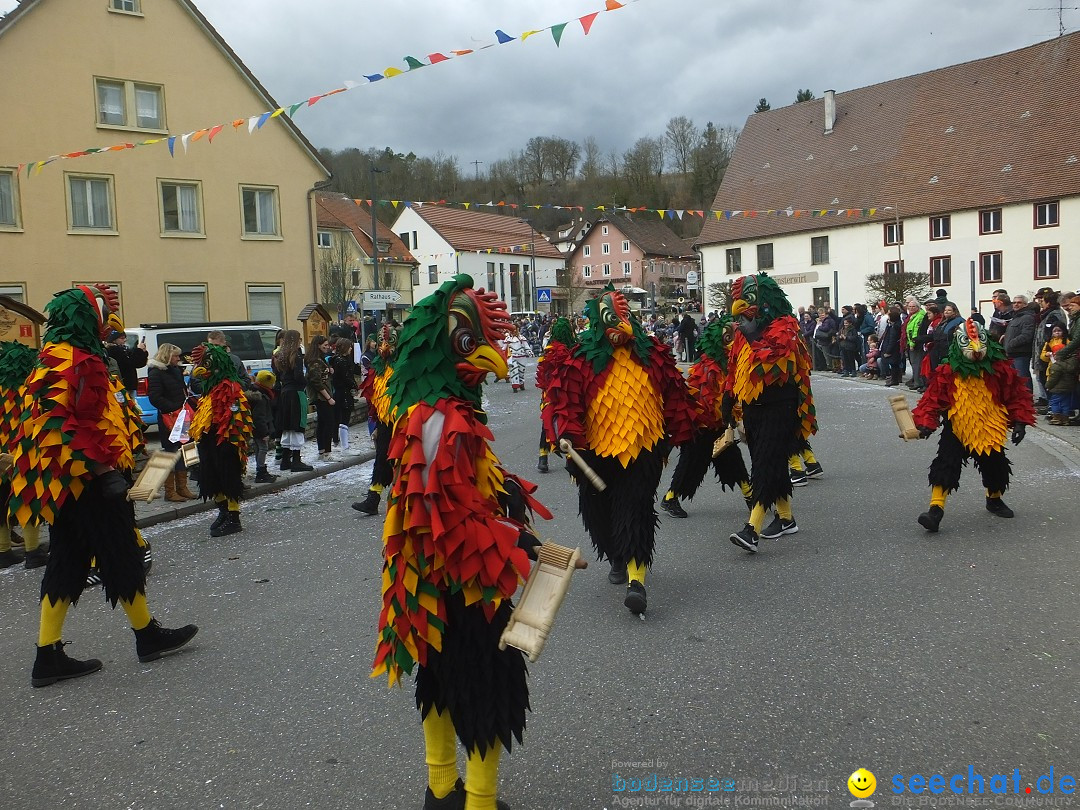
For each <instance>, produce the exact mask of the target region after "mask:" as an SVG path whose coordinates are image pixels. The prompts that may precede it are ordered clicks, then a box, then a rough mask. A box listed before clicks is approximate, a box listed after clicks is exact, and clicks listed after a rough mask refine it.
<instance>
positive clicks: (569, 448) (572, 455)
mask: <svg viewBox="0 0 1080 810" xmlns="http://www.w3.org/2000/svg"><path fill="white" fill-rule="evenodd" d="M559 448H560V449H561V450H562V451H563V452H564V453H565V454H566V457H567V458H568V459H570V460H571V461H573V462H574V463H575V464H577V465H578V467H579V468H580V469H581V471H582V472H583V473H585V477H586V478H588V479H589V483H590V484H592V485H593V486H594V487H596V488H597V489H598V490H600V491H601V492H603V491H604V490H605V489H607V484H605V483H604V479H603V478H601V477H600V476H599V475H597V474H596V471H595V470H594V469H593V468H592V467H590V466H589V465H588V464H586V463H585V460H584V459H583V458H582V457H581V456H579V455H578V454H577V453H576V452H575V451H574V445H572V444H570V441H569V440H568V439H559Z"/></svg>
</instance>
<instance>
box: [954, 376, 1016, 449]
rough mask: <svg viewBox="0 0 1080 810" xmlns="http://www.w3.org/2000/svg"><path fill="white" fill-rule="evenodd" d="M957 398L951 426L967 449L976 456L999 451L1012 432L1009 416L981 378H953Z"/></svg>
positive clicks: (955, 398) (955, 397)
mask: <svg viewBox="0 0 1080 810" xmlns="http://www.w3.org/2000/svg"><path fill="white" fill-rule="evenodd" d="M953 385H954V386H955V395H954V396H953V405H952V408H950V409H949V423H950V424H951V425H952V429H953V433H955V434H956V438H958V439H959V440H960V442H961V443H962V444H963V445H964V447H966V448H968V449H969V450H971V451H973V452H975V453H986V452H988V451H990V450H1000V449H1001V448H1002V447H1004V446H1005V439H1006V437H1007V435H1008V432H1009V415H1008V411H1006V409H1005V406H1004V405H999V404H998V403H996V402H994V395H993V394H992V393H990V389H989V388H987V387H986V383H985V381H984V380H983V378H982V377H976V376H972V377H961V376H959V375H956V376H955V377H953Z"/></svg>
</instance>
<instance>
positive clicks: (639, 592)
mask: <svg viewBox="0 0 1080 810" xmlns="http://www.w3.org/2000/svg"><path fill="white" fill-rule="evenodd" d="M623 604H624V605H625V606H626V607H627V608H629V609H630V612H631V613H633V614H635V615H637V616H644V615H645V608H646V607H648V604H649V603H648V600H647V599H646V598H645V586H644V585H642V584H641V583H640V582H638V581H637V580H636V579H635V580H634V581H632V582H631V583H630V584H629V585H627V586H626V598H625V599H624V600H623Z"/></svg>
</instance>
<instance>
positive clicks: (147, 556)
mask: <svg viewBox="0 0 1080 810" xmlns="http://www.w3.org/2000/svg"><path fill="white" fill-rule="evenodd" d="M153 565H154V552H153V551H151V550H150V544H149V543H147V544H146V545H145V546H143V547H142V571H143V574H149V573H150V569H151V568H152V567H153Z"/></svg>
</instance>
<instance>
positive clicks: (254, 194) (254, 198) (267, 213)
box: [240, 186, 278, 236]
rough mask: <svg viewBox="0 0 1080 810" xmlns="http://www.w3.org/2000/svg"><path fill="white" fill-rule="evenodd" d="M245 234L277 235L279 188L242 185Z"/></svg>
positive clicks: (241, 195) (241, 194)
mask: <svg viewBox="0 0 1080 810" xmlns="http://www.w3.org/2000/svg"><path fill="white" fill-rule="evenodd" d="M240 198H241V205H242V207H243V215H244V236H277V235H278V218H277V189H274V188H255V187H250V186H242V187H241V189H240Z"/></svg>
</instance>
